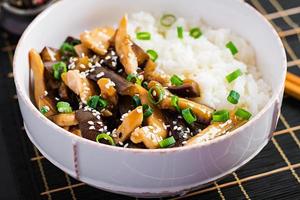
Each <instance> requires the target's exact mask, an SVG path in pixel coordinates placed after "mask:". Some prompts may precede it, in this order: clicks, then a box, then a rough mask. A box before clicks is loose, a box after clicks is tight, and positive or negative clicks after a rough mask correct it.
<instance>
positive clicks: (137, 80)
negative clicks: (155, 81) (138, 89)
mask: <svg viewBox="0 0 300 200" xmlns="http://www.w3.org/2000/svg"><path fill="white" fill-rule="evenodd" d="M126 80H127V81H129V82H132V83H136V84H138V85H141V84H142V80H141V79H140V78H139V77H138V74H129V75H128V76H127V78H126Z"/></svg>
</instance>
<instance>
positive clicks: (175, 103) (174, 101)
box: [171, 95, 180, 111]
mask: <svg viewBox="0 0 300 200" xmlns="http://www.w3.org/2000/svg"><path fill="white" fill-rule="evenodd" d="M178 101H179V98H178V96H175V95H174V96H172V97H171V105H172V106H174V107H175V108H176V110H177V111H180V108H179V106H178Z"/></svg>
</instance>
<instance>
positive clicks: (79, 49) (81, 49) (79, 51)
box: [74, 44, 91, 58]
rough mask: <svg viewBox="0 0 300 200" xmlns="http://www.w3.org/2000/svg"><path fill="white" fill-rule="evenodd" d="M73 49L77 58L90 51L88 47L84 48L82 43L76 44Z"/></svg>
mask: <svg viewBox="0 0 300 200" xmlns="http://www.w3.org/2000/svg"><path fill="white" fill-rule="evenodd" d="M74 50H75V52H76V54H77V55H78V57H79V58H83V57H86V56H88V57H89V56H90V54H91V52H90V50H89V49H88V48H86V47H85V46H84V45H83V44H77V45H76V46H74Z"/></svg>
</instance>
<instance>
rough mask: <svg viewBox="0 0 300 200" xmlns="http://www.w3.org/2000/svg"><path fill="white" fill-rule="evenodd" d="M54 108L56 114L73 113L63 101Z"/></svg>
mask: <svg viewBox="0 0 300 200" xmlns="http://www.w3.org/2000/svg"><path fill="white" fill-rule="evenodd" d="M56 108H57V110H58V112H60V113H71V112H72V111H73V110H72V107H71V106H70V104H69V103H68V102H65V101H59V102H57V104H56Z"/></svg>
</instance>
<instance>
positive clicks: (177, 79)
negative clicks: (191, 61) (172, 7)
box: [170, 75, 183, 86]
mask: <svg viewBox="0 0 300 200" xmlns="http://www.w3.org/2000/svg"><path fill="white" fill-rule="evenodd" d="M170 81H171V83H172V85H176V86H180V85H182V84H183V80H181V78H180V77H179V76H177V75H173V76H172V77H171V79H170Z"/></svg>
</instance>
